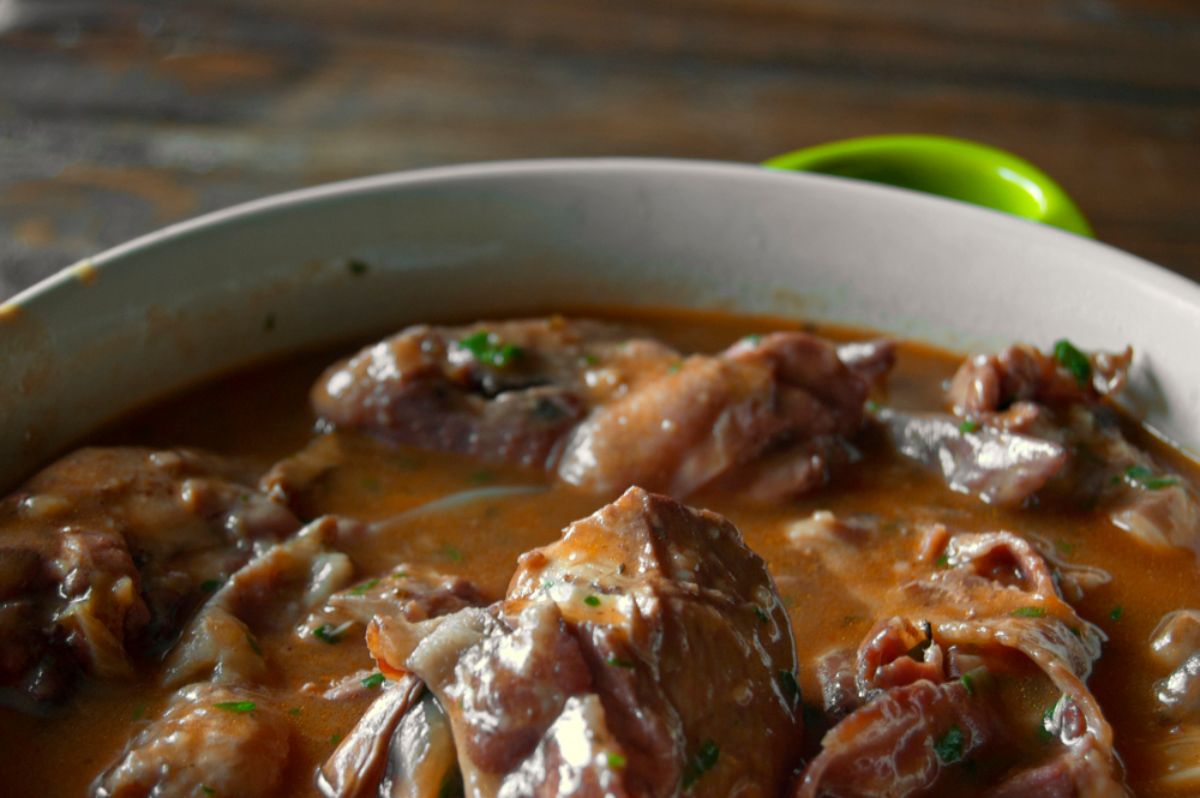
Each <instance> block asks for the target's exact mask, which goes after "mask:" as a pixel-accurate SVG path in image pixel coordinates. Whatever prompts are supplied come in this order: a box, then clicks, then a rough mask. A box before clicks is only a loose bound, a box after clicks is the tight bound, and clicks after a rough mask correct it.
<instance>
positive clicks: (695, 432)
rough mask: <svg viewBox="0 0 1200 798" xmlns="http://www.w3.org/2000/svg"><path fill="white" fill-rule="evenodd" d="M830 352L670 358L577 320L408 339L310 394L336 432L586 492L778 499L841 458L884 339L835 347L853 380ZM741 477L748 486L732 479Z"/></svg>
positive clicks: (346, 366)
mask: <svg viewBox="0 0 1200 798" xmlns="http://www.w3.org/2000/svg"><path fill="white" fill-rule="evenodd" d="M839 351H840V350H839V349H838V348H837V347H835V346H834V345H833V344H831V343H829V342H828V341H825V340H823V339H821V338H818V337H816V336H812V335H807V334H805V333H799V332H789V333H775V334H772V335H767V336H765V337H761V338H759V337H755V338H753V339H747V340H744V341H742V342H739V343H737V344H735V345H734V346H732V347H730V348H729V349H728V350H726V351H725V352H723V353H721V354H719V355H716V356H707V355H692V356H688V357H684V356H683V355H681V354H680V353H678V352H676V351H675V350H673V349H671V348H670V347H668V346H666V345H664V344H662V343H660V342H658V341H655V340H652V339H646V338H631V337H630V333H629V332H628V331H626V330H624V329H622V328H620V327H616V326H613V325H608V324H601V323H597V322H590V321H567V320H564V319H561V318H550V319H531V320H523V321H511V322H497V323H490V324H486V325H484V324H476V325H470V326H467V327H426V326H421V327H413V328H410V329H408V330H405V331H404V332H401V333H400V334H398V335H396V336H394V337H392V338H389V339H387V340H385V341H383V342H381V343H379V344H376V345H374V346H373V347H370V348H368V349H366V350H364V351H363V352H361V353H359V354H358V355H356V356H354V357H353V358H351V359H349V360H348V361H345V362H343V363H339V364H336V365H334V366H333V367H332V368H331V369H330V370H329V371H327V372H326V374H325V375H324V376H323V377H322V378H321V380H320V381H319V382H318V384H317V386H316V387H315V388H314V389H313V394H312V396H313V404H314V407H315V408H316V410H317V412H318V413H319V414H320V415H321V416H322V417H323V418H325V419H326V420H328V421H331V422H333V423H334V424H336V425H338V426H339V427H348V428H356V429H363V430H366V431H368V432H370V433H372V434H375V435H379V436H382V437H385V438H388V439H390V440H393V441H397V442H401V443H406V444H411V445H416V446H421V447H424V448H430V449H439V450H444V451H452V452H460V453H463V454H469V455H473V456H477V457H480V458H483V459H485V460H491V461H494V462H505V463H516V464H521V465H525V466H531V467H535V468H544V469H547V470H549V471H552V472H555V473H557V475H558V476H559V477H560V478H561V479H563V480H564V481H566V482H569V483H571V484H574V485H579V486H581V487H584V488H587V489H588V490H593V491H596V492H601V493H615V492H618V491H620V490H623V489H624V488H626V487H629V486H630V485H634V484H636V485H641V486H644V487H647V488H648V489H653V490H662V491H667V492H669V493H671V494H672V495H676V496H685V495H687V494H689V493H691V492H693V491H695V490H697V489H699V488H701V487H703V486H706V485H709V484H713V483H715V482H716V481H718V480H720V479H722V478H726V479H729V480H731V482H732V483H733V486H735V487H738V488H739V489H742V488H744V489H746V490H747V491H748V493H750V494H751V495H755V496H759V497H778V496H780V495H793V494H797V493H801V492H803V491H806V490H809V489H811V488H813V487H815V486H818V485H820V484H822V483H823V482H824V481H825V480H826V479H827V478H828V471H829V469H830V467H831V466H833V465H835V464H836V463H837V462H839V461H840V460H842V459H845V440H846V439H847V438H849V437H850V436H852V435H853V434H854V433H856V432H857V431H858V429H859V427H860V425H861V422H862V406H863V400H864V399H865V397H866V394H867V391H868V387H869V385H871V384H874V383H876V382H878V381H879V380H880V379H882V376H883V375H884V374H885V373H886V371H887V369H889V368H890V366H891V363H892V360H893V357H892V348H891V346H890V345H889V344H887V343H886V342H871V343H869V344H863V345H860V346H858V347H855V348H849V349H845V348H844V349H843V350H841V351H845V353H846V357H847V358H848V359H849V360H850V361H851V362H852V363H853V364H854V368H850V367H848V366H847V365H846V363H843V362H842V360H841V359H840V358H839ZM764 456H765V459H764ZM752 464H753V466H754V467H755V468H759V469H761V470H762V473H745V474H739V475H736V476H735V475H734V472H740V471H741V469H742V468H744V467H747V466H751V465H752ZM312 467H314V466H312V465H311V464H309V465H306V464H297V465H296V466H295V467H293V469H292V470H293V471H295V472H296V473H295V474H294V475H293V476H292V478H293V479H302V478H303V476H304V475H303V474H301V473H300V472H301V471H303V470H304V469H305V468H309V469H310V470H311V468H312Z"/></svg>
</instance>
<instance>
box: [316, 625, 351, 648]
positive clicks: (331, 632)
mask: <svg viewBox="0 0 1200 798" xmlns="http://www.w3.org/2000/svg"><path fill="white" fill-rule="evenodd" d="M349 628H350V622H349V621H347V622H346V623H343V624H341V625H340V626H330V625H329V624H327V623H323V624H321V625H320V626H318V627H317V628H316V629H313V637H315V638H317V639H318V640H320V641H321V642H322V643H328V644H329V645H333V644H334V643H339V642H341V640H342V635H344V634H345V633H346V630H347V629H349Z"/></svg>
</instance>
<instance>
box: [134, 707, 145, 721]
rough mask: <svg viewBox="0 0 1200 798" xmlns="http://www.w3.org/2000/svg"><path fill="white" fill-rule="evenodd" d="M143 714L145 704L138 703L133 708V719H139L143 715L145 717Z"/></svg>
mask: <svg viewBox="0 0 1200 798" xmlns="http://www.w3.org/2000/svg"><path fill="white" fill-rule="evenodd" d="M145 715H146V705H145V704H138V705H137V706H136V707H134V708H133V719H134V720H141V719H142V718H143V717H145Z"/></svg>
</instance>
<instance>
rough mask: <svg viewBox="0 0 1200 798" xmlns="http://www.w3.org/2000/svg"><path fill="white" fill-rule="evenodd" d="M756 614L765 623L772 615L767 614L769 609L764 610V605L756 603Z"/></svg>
mask: <svg viewBox="0 0 1200 798" xmlns="http://www.w3.org/2000/svg"><path fill="white" fill-rule="evenodd" d="M754 615H755V617H756V618H758V620H760V621H762V622H763V623H766V622H767V621H769V620H771V616H770V615H768V614H767V611H766V610H764V609H763V608H762V607H760V606H758V605H757V604H755V605H754Z"/></svg>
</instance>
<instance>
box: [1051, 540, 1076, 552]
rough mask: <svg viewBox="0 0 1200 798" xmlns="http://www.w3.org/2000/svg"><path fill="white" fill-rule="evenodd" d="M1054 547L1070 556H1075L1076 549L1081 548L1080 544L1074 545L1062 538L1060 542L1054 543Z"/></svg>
mask: <svg viewBox="0 0 1200 798" xmlns="http://www.w3.org/2000/svg"><path fill="white" fill-rule="evenodd" d="M1054 546H1055V548H1057V549H1058V550H1059V551H1061V552H1062V553H1063V554H1066V555H1068V556H1070V555H1072V554H1074V553H1075V549H1077V548H1079V544H1078V543H1072V542H1071V541H1069V540H1063V539H1062V538H1059V539H1058V540H1056V541H1054Z"/></svg>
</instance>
